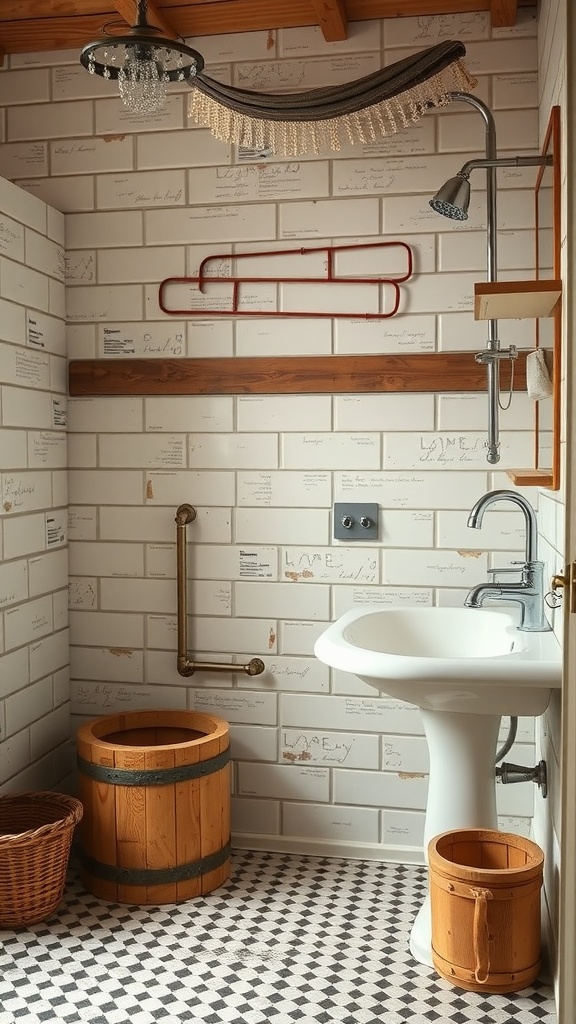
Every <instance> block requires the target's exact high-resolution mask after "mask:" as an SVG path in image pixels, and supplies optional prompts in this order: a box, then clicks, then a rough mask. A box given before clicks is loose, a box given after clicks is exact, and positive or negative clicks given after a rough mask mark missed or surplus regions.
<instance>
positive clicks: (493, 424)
mask: <svg viewBox="0 0 576 1024" xmlns="http://www.w3.org/2000/svg"><path fill="white" fill-rule="evenodd" d="M449 96H450V99H452V100H459V101H461V102H463V103H469V104H470V106H472V107H474V108H475V109H476V110H477V111H478V113H479V114H481V116H482V117H483V118H484V123H485V125H486V139H485V152H486V162H485V163H484V166H485V168H486V279H487V281H496V279H497V254H498V248H497V247H498V242H497V231H498V219H497V213H496V166H497V165H496V163H493V161H496V158H497V148H496V122H495V121H494V116H493V114H492V111H491V110H490V108H489V107H487V106H486V104H485V103H484V102H483V101H482V100H479V99H477V97H476V96H471V95H470V93H467V92H451V93H449ZM470 162H471V163H473V162H474V161H470ZM486 349H487V354H486V376H487V386H488V453H487V455H486V458H487V460H488V462H490V463H491V464H495V463H496V462H499V461H500V452H499V448H500V441H499V438H498V434H499V415H498V397H499V394H500V363H499V356H498V355H496V354H495V353H497V352H499V350H500V342H499V340H498V321H497V320H488V341H487V342H486Z"/></svg>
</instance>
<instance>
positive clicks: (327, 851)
mask: <svg viewBox="0 0 576 1024" xmlns="http://www.w3.org/2000/svg"><path fill="white" fill-rule="evenodd" d="M232 846H233V847H234V848H235V849H237V850H266V851H268V852H270V853H296V854H304V855H306V856H309V857H344V858H345V859H350V860H376V861H383V862H386V863H390V864H424V851H423V850H422V849H421V847H419V846H382V845H380V844H378V843H346V842H342V841H340V840H334V839H306V838H300V837H297V836H296V837H294V836H274V835H261V834H256V833H248V832H233V833H232Z"/></svg>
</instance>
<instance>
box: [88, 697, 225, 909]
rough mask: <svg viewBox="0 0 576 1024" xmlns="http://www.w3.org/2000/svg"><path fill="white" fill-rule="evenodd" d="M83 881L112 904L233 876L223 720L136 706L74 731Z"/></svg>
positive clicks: (195, 889) (171, 895) (175, 894)
mask: <svg viewBox="0 0 576 1024" xmlns="http://www.w3.org/2000/svg"><path fill="white" fill-rule="evenodd" d="M77 749H78V772H79V775H78V781H79V797H80V800H81V801H82V804H83V806H84V817H83V821H82V828H81V829H80V864H81V879H82V883H83V885H84V886H85V888H86V889H87V890H88V892H91V893H92V894H93V895H94V896H97V897H99V898H100V899H105V900H110V901H112V902H118V903H133V904H162V903H177V902H179V901H181V900H189V899H192V898H193V897H195V896H200V895H203V894H205V893H208V892H212V890H213V889H216V888H217V886H219V885H222V883H223V882H225V881H226V879H227V878H228V877H229V875H230V777H229V775H230V766H229V763H228V762H229V756H230V754H229V731H228V723H227V722H224V721H223V720H222V719H220V718H215V717H214V716H212V715H205V714H200V713H198V712H196V711H170V710H166V711H133V712H127V713H126V714H117V715H109V716H107V717H104V718H96V719H94V720H93V721H91V722H87V723H85V724H84V725H82V726H80V728H79V729H78V732H77Z"/></svg>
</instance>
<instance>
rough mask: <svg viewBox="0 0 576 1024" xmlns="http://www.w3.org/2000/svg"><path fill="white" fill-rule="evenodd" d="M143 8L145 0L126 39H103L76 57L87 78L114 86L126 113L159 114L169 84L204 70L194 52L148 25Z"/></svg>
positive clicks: (196, 53)
mask: <svg viewBox="0 0 576 1024" xmlns="http://www.w3.org/2000/svg"><path fill="white" fill-rule="evenodd" d="M147 6H148V5H147V0H138V4H137V16H138V20H137V23H136V25H133V26H132V28H131V29H130V30H129V34H128V35H123V36H121V35H107V36H106V37H105V38H104V39H99V40H97V41H96V42H94V43H89V44H88V45H87V46H85V47H84V48H83V50H82V52H81V54H80V63H81V64H82V66H83V67H85V68H86V70H87V71H88V72H89V74H91V75H99V76H100V77H101V78H105V79H108V80H110V81H116V82H118V90H119V93H120V98H121V100H122V103H123V104H124V106H125V107H126V109H127V110H130V111H131V112H132V113H134V114H143V115H146V114H155V113H157V112H158V111H161V110H163V108H164V106H165V103H166V87H167V85H169V83H170V82H190V81H191V79H193V78H194V77H195V76H196V75H197V74H198V73H199V72H200V71H202V68H203V67H204V60H203V58H202V56H201V55H200V54H199V53H198V52H197V51H196V50H193V49H192V48H191V47H189V46H186V44H185V43H181V42H179V41H177V40H174V39H169V38H167V37H166V36H165V35H163V34H162V32H161V30H160V29H159V28H156V27H155V26H153V25H149V24H148V22H147V20H146V13H147Z"/></svg>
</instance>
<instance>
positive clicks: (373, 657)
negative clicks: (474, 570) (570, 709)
mask: <svg viewBox="0 0 576 1024" xmlns="http://www.w3.org/2000/svg"><path fill="white" fill-rule="evenodd" d="M314 653H315V654H316V657H317V658H318V659H319V660H320V661H322V662H324V663H325V664H327V665H331V666H332V667H333V668H338V669H341V670H342V671H344V672H352V673H354V675H356V676H358V677H359V678H360V679H363V680H364V681H365V682H367V683H369V684H370V685H371V686H375V687H376V688H377V689H378V690H380V691H381V692H382V693H385V694H388V696H390V697H398V698H400V699H401V700H405V701H408V702H409V703H410V704H416V705H418V707H420V708H423V709H428V710H438V711H459V712H466V713H470V712H471V713H477V714H482V715H486V714H494V715H541V714H543V712H544V711H545V710H546V707H547V706H548V703H549V701H550V696H551V692H552V689H553V688H554V687H559V686H560V682H561V651H560V647H559V645H558V641H557V640H556V637H555V636H554V634H553V633H552V632H547V633H529V632H524V631H521V630H519V629H517V628H516V624H515V619H514V617H513V615H512V614H508V613H507V612H501V611H491V610H488V609H485V608H434V607H425V608H382V609H378V610H373V609H366V608H359V609H355V610H353V611H350V612H347V613H346V614H345V615H342V616H341V618H339V619H338V620H337V621H336V622H334V623H333V624H332V625H331V626H329V627H328V629H326V630H325V631H324V633H322V634H321V636H320V637H319V638H318V640H317V641H316V646H315V648H314Z"/></svg>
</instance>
